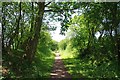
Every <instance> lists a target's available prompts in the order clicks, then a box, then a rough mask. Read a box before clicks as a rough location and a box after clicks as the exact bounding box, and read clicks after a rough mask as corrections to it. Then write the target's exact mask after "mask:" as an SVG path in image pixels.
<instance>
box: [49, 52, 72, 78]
mask: <svg viewBox="0 0 120 80" xmlns="http://www.w3.org/2000/svg"><path fill="white" fill-rule="evenodd" d="M50 75H51V78H71V76H70V74H68V72H67V71H66V69H65V66H64V64H63V62H62V60H61V57H60V54H59V53H56V57H55V63H54V65H53V70H52V72H51V74H50Z"/></svg>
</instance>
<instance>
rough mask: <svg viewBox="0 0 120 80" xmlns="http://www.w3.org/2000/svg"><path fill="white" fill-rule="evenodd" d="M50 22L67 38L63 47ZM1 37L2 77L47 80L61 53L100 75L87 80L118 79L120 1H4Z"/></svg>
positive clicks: (63, 41)
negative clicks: (95, 79) (96, 79)
mask: <svg viewBox="0 0 120 80" xmlns="http://www.w3.org/2000/svg"><path fill="white" fill-rule="evenodd" d="M73 14H75V16H73ZM52 21H55V22H61V34H63V35H67V37H66V39H64V40H62V41H61V42H59V43H58V42H56V41H54V40H52V38H51V35H50V31H52V30H55V29H56V26H51V25H48V23H50V22H52ZM65 32H67V34H65ZM2 34H3V35H2V53H3V57H2V60H3V76H4V78H12V77H13V78H19V77H46V76H47V77H48V75H49V74H48V73H47V71H46V70H47V69H48V71H50V69H51V65H52V64H53V58H54V54H53V51H57V50H58V49H59V51H60V53H61V55H63V53H64V55H67V54H68V55H69V56H66V57H68V58H69V57H70V58H74V59H77V61H79V60H81V66H82V64H83V65H86V66H87V65H88V66H90V67H89V68H91V69H93V70H94V72H95V71H96V72H95V74H94V73H93V72H91V73H89V74H87V72H86V75H85V76H87V77H110V76H112V77H118V76H120V74H119V70H120V69H119V68H118V66H119V64H117V63H120V2H110V3H108V2H101V3H100V2H96V3H94V2H90V3H84V2H2ZM49 59H50V60H49ZM69 62H72V61H71V60H69ZM48 63H49V64H48ZM65 64H67V63H66V62H65ZM41 65H46V68H47V69H46V70H45V71H43V69H42V68H45V66H42V67H41V68H40V66H41ZM47 65H48V66H47ZM111 66H112V67H111ZM103 67H104V68H103ZM110 67H111V68H110ZM107 68H108V69H107ZM86 69H88V68H86ZM105 69H107V71H106V72H104V71H105ZM117 69H118V70H117ZM100 70H102V71H103V73H100V75H99V73H98V72H100ZM42 71H43V73H42ZM89 71H90V70H89ZM97 71H98V72H97ZM26 73H29V74H28V75H24V74H26Z"/></svg>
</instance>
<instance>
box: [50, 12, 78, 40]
mask: <svg viewBox="0 0 120 80" xmlns="http://www.w3.org/2000/svg"><path fill="white" fill-rule="evenodd" d="M75 15H77V13H74V14H72V18H73V17H74V16H75ZM50 24H52V25H53V24H54V25H55V26H56V27H57V29H56V30H55V31H50V33H51V36H52V39H53V40H55V41H57V42H60V41H61V40H63V39H65V38H66V35H65V36H64V35H61V34H60V29H61V25H60V22H51V23H50Z"/></svg>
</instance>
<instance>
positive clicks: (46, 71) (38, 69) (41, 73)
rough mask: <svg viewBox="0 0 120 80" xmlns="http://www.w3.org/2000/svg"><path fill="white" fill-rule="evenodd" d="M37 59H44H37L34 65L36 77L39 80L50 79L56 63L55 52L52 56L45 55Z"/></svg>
mask: <svg viewBox="0 0 120 80" xmlns="http://www.w3.org/2000/svg"><path fill="white" fill-rule="evenodd" d="M36 56H37V57H42V58H36V60H35V63H34V69H35V77H38V78H50V73H51V70H52V66H53V63H54V57H55V55H54V52H52V53H51V54H50V55H48V54H43V55H40V56H38V55H36Z"/></svg>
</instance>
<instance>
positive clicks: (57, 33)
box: [50, 22, 66, 42]
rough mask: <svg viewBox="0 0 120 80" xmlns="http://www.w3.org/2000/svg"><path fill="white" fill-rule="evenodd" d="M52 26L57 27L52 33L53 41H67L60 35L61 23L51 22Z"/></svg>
mask: <svg viewBox="0 0 120 80" xmlns="http://www.w3.org/2000/svg"><path fill="white" fill-rule="evenodd" d="M50 24H54V25H55V26H56V27H57V29H56V30H55V31H50V33H51V36H52V39H53V40H55V41H57V42H60V41H61V40H63V39H65V37H66V36H64V35H61V34H60V29H61V25H60V22H54V23H52V22H51V23H50Z"/></svg>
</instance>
